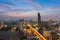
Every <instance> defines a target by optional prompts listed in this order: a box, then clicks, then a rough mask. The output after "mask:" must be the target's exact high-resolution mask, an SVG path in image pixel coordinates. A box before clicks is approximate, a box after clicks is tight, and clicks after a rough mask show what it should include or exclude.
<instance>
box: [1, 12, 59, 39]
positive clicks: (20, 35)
mask: <svg viewBox="0 0 60 40" xmlns="http://www.w3.org/2000/svg"><path fill="white" fill-rule="evenodd" d="M37 16H38V19H37V21H32V20H31V19H30V21H27V20H24V19H20V20H17V21H0V40H60V21H54V20H48V21H42V20H41V15H40V13H39V12H38V13H37Z"/></svg>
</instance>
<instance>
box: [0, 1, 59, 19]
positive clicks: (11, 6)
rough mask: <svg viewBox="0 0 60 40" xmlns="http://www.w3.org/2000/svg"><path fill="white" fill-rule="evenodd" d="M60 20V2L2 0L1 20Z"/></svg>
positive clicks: (0, 3)
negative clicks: (40, 18)
mask: <svg viewBox="0 0 60 40" xmlns="http://www.w3.org/2000/svg"><path fill="white" fill-rule="evenodd" d="M37 12H40V13H41V16H42V19H60V18H59V16H60V15H59V14H60V0H0V19H2V18H4V19H8V18H24V17H25V18H28V17H30V18H31V17H33V18H35V17H37Z"/></svg>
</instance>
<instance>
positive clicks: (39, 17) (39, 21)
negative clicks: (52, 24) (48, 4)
mask: <svg viewBox="0 0 60 40" xmlns="http://www.w3.org/2000/svg"><path fill="white" fill-rule="evenodd" d="M38 27H41V16H40V13H39V12H38Z"/></svg>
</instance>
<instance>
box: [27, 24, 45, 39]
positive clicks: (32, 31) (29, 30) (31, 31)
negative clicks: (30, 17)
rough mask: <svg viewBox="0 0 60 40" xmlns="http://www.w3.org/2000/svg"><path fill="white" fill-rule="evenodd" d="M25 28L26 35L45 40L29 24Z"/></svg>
mask: <svg viewBox="0 0 60 40" xmlns="http://www.w3.org/2000/svg"><path fill="white" fill-rule="evenodd" d="M27 27H28V28H27V29H26V31H27V33H29V34H33V35H35V36H36V37H37V38H38V39H39V40H46V39H45V38H44V37H43V36H42V35H41V34H40V33H39V32H38V31H37V30H36V29H35V28H33V27H32V26H31V24H30V23H27Z"/></svg>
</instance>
